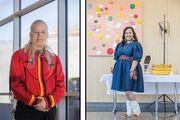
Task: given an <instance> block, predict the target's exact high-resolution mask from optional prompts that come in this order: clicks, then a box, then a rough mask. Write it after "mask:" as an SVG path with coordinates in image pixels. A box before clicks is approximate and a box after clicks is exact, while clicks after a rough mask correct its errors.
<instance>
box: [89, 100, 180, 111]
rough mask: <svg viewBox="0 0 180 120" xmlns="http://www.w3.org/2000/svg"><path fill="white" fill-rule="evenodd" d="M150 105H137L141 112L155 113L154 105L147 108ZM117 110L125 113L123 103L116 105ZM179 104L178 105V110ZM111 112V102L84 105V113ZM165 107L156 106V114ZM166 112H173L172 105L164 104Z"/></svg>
mask: <svg viewBox="0 0 180 120" xmlns="http://www.w3.org/2000/svg"><path fill="white" fill-rule="evenodd" d="M150 104H151V103H139V105H140V108H141V111H142V112H149V111H151V112H154V111H155V104H153V105H151V106H150V107H149V109H147V108H148V106H149V105H150ZM116 106H117V110H118V111H119V112H125V111H126V104H125V103H117V104H116ZM179 106H180V104H178V110H179V108H180V107H179ZM112 110H113V103H112V102H87V103H86V111H87V112H112ZM164 111H165V107H164V103H159V104H158V112H164ZM166 112H175V109H174V104H173V103H166Z"/></svg>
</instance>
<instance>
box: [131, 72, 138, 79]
mask: <svg viewBox="0 0 180 120" xmlns="http://www.w3.org/2000/svg"><path fill="white" fill-rule="evenodd" d="M130 79H131V80H136V79H137V75H136V72H135V71H130Z"/></svg>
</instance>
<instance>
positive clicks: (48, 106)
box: [44, 97, 51, 108]
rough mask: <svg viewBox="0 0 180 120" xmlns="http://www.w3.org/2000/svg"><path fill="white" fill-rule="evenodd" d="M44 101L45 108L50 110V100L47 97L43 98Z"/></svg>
mask: <svg viewBox="0 0 180 120" xmlns="http://www.w3.org/2000/svg"><path fill="white" fill-rule="evenodd" d="M44 100H45V102H46V108H50V104H51V103H50V99H49V98H48V97H44Z"/></svg>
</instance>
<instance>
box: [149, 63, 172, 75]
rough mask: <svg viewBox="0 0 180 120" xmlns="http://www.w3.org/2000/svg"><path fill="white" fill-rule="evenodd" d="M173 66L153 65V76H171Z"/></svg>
mask: <svg viewBox="0 0 180 120" xmlns="http://www.w3.org/2000/svg"><path fill="white" fill-rule="evenodd" d="M171 71H172V66H171V65H170V64H153V65H152V67H151V74H155V75H169V74H171V73H172V72H171Z"/></svg>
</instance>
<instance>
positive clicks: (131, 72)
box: [130, 71, 134, 80]
mask: <svg viewBox="0 0 180 120" xmlns="http://www.w3.org/2000/svg"><path fill="white" fill-rule="evenodd" d="M133 74H134V71H130V79H131V80H132V79H133Z"/></svg>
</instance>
